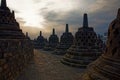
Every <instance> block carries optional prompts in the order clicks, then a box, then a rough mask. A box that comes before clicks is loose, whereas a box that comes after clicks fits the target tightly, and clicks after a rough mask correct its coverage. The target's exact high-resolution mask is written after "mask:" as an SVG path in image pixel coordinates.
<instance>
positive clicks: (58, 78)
mask: <svg viewBox="0 0 120 80" xmlns="http://www.w3.org/2000/svg"><path fill="white" fill-rule="evenodd" d="M61 58H62V56H58V55H53V54H50V52H45V51H40V50H35V51H34V61H32V62H31V63H30V64H29V66H28V68H26V69H25V70H24V72H23V73H21V75H20V76H19V77H18V79H17V80H78V79H79V77H80V76H79V75H80V74H81V73H82V72H83V71H84V70H81V69H79V68H73V67H69V66H66V65H64V64H62V63H60V59H61Z"/></svg>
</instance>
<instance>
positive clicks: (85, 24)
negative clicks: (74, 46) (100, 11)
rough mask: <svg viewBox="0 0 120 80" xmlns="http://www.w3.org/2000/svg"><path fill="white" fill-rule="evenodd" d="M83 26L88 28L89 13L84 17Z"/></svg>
mask: <svg viewBox="0 0 120 80" xmlns="http://www.w3.org/2000/svg"><path fill="white" fill-rule="evenodd" d="M83 27H84V28H87V27H88V17H87V13H85V14H84V17H83Z"/></svg>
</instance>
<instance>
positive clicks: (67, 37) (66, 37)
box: [53, 24, 74, 55]
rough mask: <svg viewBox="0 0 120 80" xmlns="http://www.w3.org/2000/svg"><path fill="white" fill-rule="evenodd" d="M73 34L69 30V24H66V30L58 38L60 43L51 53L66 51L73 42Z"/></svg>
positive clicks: (60, 53)
mask: <svg viewBox="0 0 120 80" xmlns="http://www.w3.org/2000/svg"><path fill="white" fill-rule="evenodd" d="M73 39H74V37H73V35H72V33H71V32H69V26H68V24H66V30H65V32H64V33H63V35H62V36H61V38H60V43H59V44H58V46H57V47H56V49H55V51H54V52H53V54H57V55H63V54H65V53H66V51H67V49H68V48H69V47H70V46H71V45H72V44H73Z"/></svg>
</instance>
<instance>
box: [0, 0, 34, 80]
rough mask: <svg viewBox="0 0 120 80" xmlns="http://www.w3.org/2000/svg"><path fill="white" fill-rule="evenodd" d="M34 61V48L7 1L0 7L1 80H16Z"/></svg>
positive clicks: (3, 0) (2, 0) (4, 0)
mask: <svg viewBox="0 0 120 80" xmlns="http://www.w3.org/2000/svg"><path fill="white" fill-rule="evenodd" d="M32 59H33V46H32V43H31V41H30V40H28V39H27V38H26V37H25V35H24V34H23V32H22V30H21V29H20V26H19V23H18V22H17V21H16V19H15V13H14V11H13V10H12V11H11V10H10V9H9V8H8V6H7V1H6V0H1V5H0V80H16V78H17V77H18V76H19V75H20V73H21V72H22V71H23V70H24V69H25V68H26V67H27V66H28V63H29V62H30V61H31V60H32Z"/></svg>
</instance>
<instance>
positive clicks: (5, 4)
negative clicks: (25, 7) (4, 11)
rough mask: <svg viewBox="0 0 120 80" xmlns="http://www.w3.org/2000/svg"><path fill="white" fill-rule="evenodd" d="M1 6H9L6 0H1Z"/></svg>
mask: <svg viewBox="0 0 120 80" xmlns="http://www.w3.org/2000/svg"><path fill="white" fill-rule="evenodd" d="M1 7H2V8H6V7H7V3H6V0H1Z"/></svg>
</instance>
